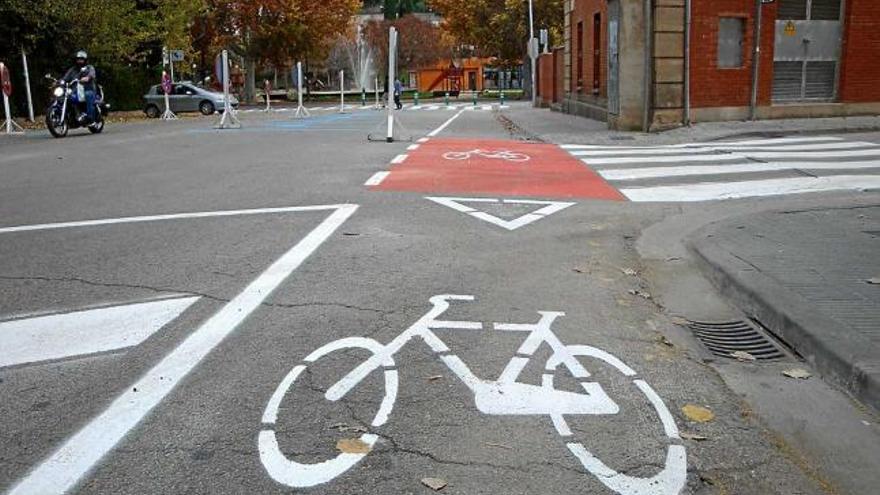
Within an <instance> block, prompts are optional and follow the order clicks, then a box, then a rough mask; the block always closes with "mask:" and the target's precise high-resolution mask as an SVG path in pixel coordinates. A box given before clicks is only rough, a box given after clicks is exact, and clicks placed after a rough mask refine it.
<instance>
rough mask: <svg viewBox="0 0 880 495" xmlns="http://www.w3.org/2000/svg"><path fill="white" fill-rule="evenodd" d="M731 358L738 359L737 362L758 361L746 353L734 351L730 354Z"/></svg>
mask: <svg viewBox="0 0 880 495" xmlns="http://www.w3.org/2000/svg"><path fill="white" fill-rule="evenodd" d="M730 356H731V357H734V358H736V360H737V361H744V362H751V361H757V360H758V358H756V357H755V356H754V355H752V354H749V353H748V352H746V351H734V352H731V353H730Z"/></svg>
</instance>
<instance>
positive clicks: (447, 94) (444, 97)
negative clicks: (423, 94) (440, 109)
mask: <svg viewBox="0 0 880 495" xmlns="http://www.w3.org/2000/svg"><path fill="white" fill-rule="evenodd" d="M443 101H445V102H446V106H447V107H448V106H449V91H447V92H446V94H445V95H444V96H443Z"/></svg>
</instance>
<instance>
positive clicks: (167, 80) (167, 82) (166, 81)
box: [162, 71, 171, 95]
mask: <svg viewBox="0 0 880 495" xmlns="http://www.w3.org/2000/svg"><path fill="white" fill-rule="evenodd" d="M162 91H164V92H165V94H166V95H167V94H171V76H170V75H168V73H167V72H165V71H162Z"/></svg>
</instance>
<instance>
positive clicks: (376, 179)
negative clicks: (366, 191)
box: [364, 170, 391, 186]
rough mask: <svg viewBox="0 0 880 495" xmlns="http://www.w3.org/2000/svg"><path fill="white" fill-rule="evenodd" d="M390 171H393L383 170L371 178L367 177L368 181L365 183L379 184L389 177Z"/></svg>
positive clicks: (370, 184) (367, 184)
mask: <svg viewBox="0 0 880 495" xmlns="http://www.w3.org/2000/svg"><path fill="white" fill-rule="evenodd" d="M390 173H391V172H388V171H387V170H386V171H382V172H376V173H375V174H373V175H372V176H371V177H370V178H369V179H367V181H366V182H364V185H365V186H378V185H379V184H381V183H382V181H383V180H385V177H388V174H390Z"/></svg>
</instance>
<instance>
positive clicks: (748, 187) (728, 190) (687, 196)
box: [620, 175, 880, 202]
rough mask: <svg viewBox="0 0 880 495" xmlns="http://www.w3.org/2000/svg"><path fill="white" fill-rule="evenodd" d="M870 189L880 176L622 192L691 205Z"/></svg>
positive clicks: (635, 197) (639, 198) (634, 198)
mask: <svg viewBox="0 0 880 495" xmlns="http://www.w3.org/2000/svg"><path fill="white" fill-rule="evenodd" d="M869 189H880V175H831V176H827V177H796V178H791V179H766V180H751V181H743V182H718V183H715V182H703V183H698V184H681V185H675V186H654V187H638V188H629V189H621V190H620V192H621V193H623V194H624V195H625V196H626V197H627V198H629V199H630V200H631V201H642V202H644V201H659V202H663V201H669V202H689V201H710V200H715V199H735V198H748V197H755V196H777V195H783V194H802V193H811V192H825V191H838V190H856V191H864V190H869Z"/></svg>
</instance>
